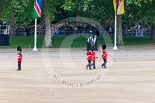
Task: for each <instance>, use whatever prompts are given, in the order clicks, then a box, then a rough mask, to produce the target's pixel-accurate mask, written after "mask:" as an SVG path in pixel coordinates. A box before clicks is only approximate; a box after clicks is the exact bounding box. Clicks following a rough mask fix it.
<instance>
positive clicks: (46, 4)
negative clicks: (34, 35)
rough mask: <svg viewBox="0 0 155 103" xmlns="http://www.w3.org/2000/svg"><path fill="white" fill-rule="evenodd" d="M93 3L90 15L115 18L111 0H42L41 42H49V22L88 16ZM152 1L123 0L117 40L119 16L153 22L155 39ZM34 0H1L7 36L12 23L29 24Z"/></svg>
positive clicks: (104, 22) (0, 16)
mask: <svg viewBox="0 0 155 103" xmlns="http://www.w3.org/2000/svg"><path fill="white" fill-rule="evenodd" d="M90 5H91V7H92V18H93V19H95V20H98V21H101V24H102V25H104V26H105V25H108V24H107V23H109V20H114V10H113V0H42V8H41V9H42V17H41V23H42V24H45V37H44V46H46V47H49V46H52V44H51V43H52V41H51V29H50V23H51V22H53V21H58V20H61V19H64V18H67V17H74V16H83V17H89V6H90ZM154 5H155V1H154V0H125V14H124V15H120V16H118V44H123V39H122V38H123V37H122V26H121V25H122V20H123V21H129V20H130V21H134V22H139V21H143V22H144V23H147V22H151V23H152V28H153V31H152V34H153V35H152V37H151V39H152V40H155V6H154ZM33 6H34V1H33V0H0V20H5V21H7V22H8V24H9V25H10V26H11V29H10V38H13V27H14V25H17V26H18V25H23V26H27V25H29V24H32V17H31V14H32V10H33Z"/></svg>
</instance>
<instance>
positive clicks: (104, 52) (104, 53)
mask: <svg viewBox="0 0 155 103" xmlns="http://www.w3.org/2000/svg"><path fill="white" fill-rule="evenodd" d="M102 48H103V51H102V53H103V54H102V58H103V61H104V63H103V64H102V65H101V67H102V68H103V66H104V68H107V66H106V64H107V55H108V54H107V51H106V50H105V49H106V45H105V44H104V45H103V46H102Z"/></svg>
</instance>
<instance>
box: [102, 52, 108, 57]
mask: <svg viewBox="0 0 155 103" xmlns="http://www.w3.org/2000/svg"><path fill="white" fill-rule="evenodd" d="M102 53H103V55H102V58H103V59H107V55H108V54H107V51H105V50H103V51H102Z"/></svg>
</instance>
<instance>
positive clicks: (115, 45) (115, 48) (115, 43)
mask: <svg viewBox="0 0 155 103" xmlns="http://www.w3.org/2000/svg"><path fill="white" fill-rule="evenodd" d="M113 50H118V48H117V15H116V14H115V37H114V47H113Z"/></svg>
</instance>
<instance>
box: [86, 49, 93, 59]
mask: <svg viewBox="0 0 155 103" xmlns="http://www.w3.org/2000/svg"><path fill="white" fill-rule="evenodd" d="M87 56H88V58H87V60H92V53H91V51H87Z"/></svg>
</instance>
